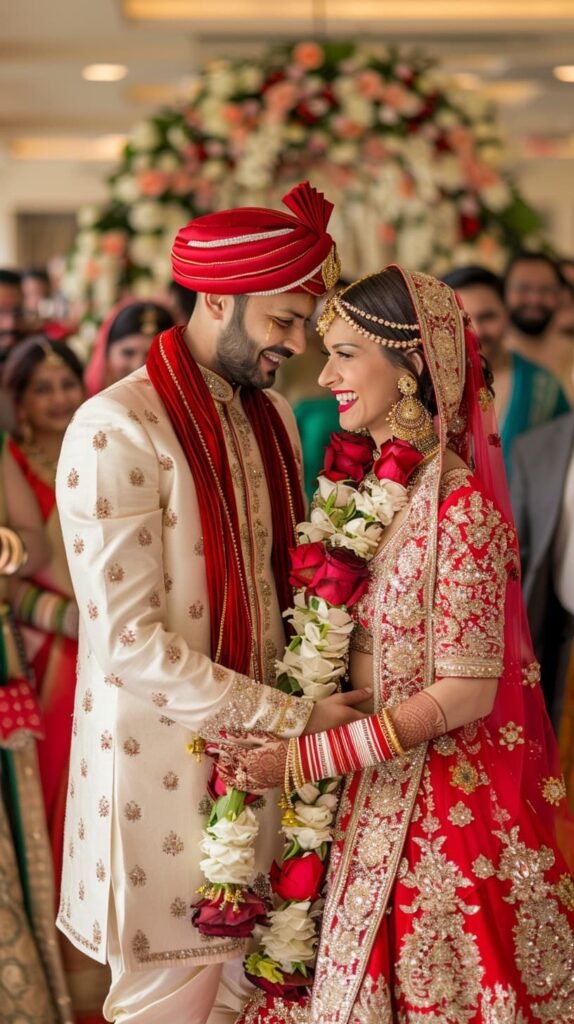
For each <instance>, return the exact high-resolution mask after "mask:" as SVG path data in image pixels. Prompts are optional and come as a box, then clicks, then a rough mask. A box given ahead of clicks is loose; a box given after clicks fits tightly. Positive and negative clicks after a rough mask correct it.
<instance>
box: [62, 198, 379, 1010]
mask: <svg viewBox="0 0 574 1024" xmlns="http://www.w3.org/2000/svg"><path fill="white" fill-rule="evenodd" d="M284 203H285V206H286V207H287V208H288V210H289V212H286V211H283V212H276V211H273V210H265V209H249V208H245V209H236V210H225V211H222V212H221V213H216V214H209V215H207V216H205V217H200V218H198V219H197V220H195V221H192V222H191V223H190V224H188V225H187V227H185V228H183V229H182V230H181V231H180V232H179V234H178V236H177V238H176V240H175V244H174V247H173V253H172V259H173V270H174V277H175V280H176V281H178V282H179V283H180V284H182V285H184V286H185V287H187V288H189V289H192V290H193V291H195V292H197V293H198V297H197V303H196V306H195V309H194V312H193V314H192V317H191V320H190V322H189V324H188V326H187V328H183V327H176V328H172V329H171V330H169V331H166V332H164V333H163V334H161V335H159V336H158V337H157V338H156V339H155V341H154V343H153V345H152V348H151V350H150V355H149V358H148V362H147V366H146V367H144V368H142V369H140V370H138V371H136V372H135V373H133V374H131V376H129V377H127V378H125V379H124V380H122V381H120V382H118V383H117V384H114V385H113V386H112V387H111V388H109V389H108V390H107V391H105V392H104V393H103V394H101V395H98V396H96V397H95V398H93V399H91V400H90V401H89V402H87V403H86V404H85V405H84V406H82V408H81V409H80V411H79V412H78V414H77V415H76V418H75V421H74V423H73V424H72V425H71V427H70V429H69V430H68V433H67V435H66V439H65V442H64V446H63V449H62V455H61V459H60V464H59V467H58V482H57V491H58V504H59V509H60V515H61V521H62V530H63V535H64V540H65V543H66V549H67V553H68V560H69V564H70V570H71V574H72V579H73V582H74V587H75V591H76V596H77V600H78V604H79V608H80V617H81V626H80V650H79V661H78V681H77V693H76V705H75V713H74V727H73V734H74V738H73V745H72V753H71V768H70V785H69V795H68V806H67V815H66V839H65V848H64V874H63V882H62V900H61V906H60V912H59V918H58V923H59V926H60V928H61V929H62V930H63V931H64V932H65V933H66V935H67V936H68V937H69V938H70V939H71V941H72V942H74V943H75V944H76V945H77V946H78V948H80V949H81V950H82V951H83V952H86V953H88V954H90V955H91V956H92V957H94V958H95V959H97V960H99V961H102V962H104V961H105V960H106V959H108V960H109V962H110V965H111V969H112V987H111V990H110V993H109V996H108V999H107V1000H106V1003H105V1007H104V1014H105V1016H106V1019H107V1020H110V1021H112V1020H116V1021H117V1022H118V1024H148V1022H149V1024H205V1022H206V1021H207V1020H208V1018H209V1020H210V1024H223V1022H227V1021H228V1022H231V1021H232V1020H234V1019H235V1016H236V1015H237V1013H238V1012H239V1011H240V1009H241V1006H242V1002H243V1000H244V998H245V996H246V993H245V991H244V988H243V986H244V985H245V982H244V981H243V975H242V972H241V956H242V952H243V943H242V940H240V939H233V938H231V939H230V938H209V937H205V936H202V935H200V934H199V933H198V932H197V931H196V930H194V928H193V927H192V926H191V923H190V904H191V903H192V902H193V901H194V900H195V899H196V898H197V897H196V890H197V888H198V886H199V885H200V884H201V883H202V881H203V878H202V873H201V870H200V867H199V861H200V859H201V854H200V852H199V842H200V840H201V833H202V828H203V827H204V825H205V822H206V806H207V805H206V786H207V780H208V777H209V772H210V761H209V758H207V757H205V755H203V756H202V754H201V746H202V743H201V741H203V740H208V739H215V740H217V739H220V738H221V737H222V736H227V737H229V736H232V737H236V738H237V739H239V740H241V739H242V738H245V737H247V736H248V735H249V734H253V733H257V732H259V733H263V732H264V733H266V734H272V735H275V736H278V737H289V736H296V735H299V734H301V733H302V732H304V731H307V732H310V731H317V730H320V729H326V728H329V727H330V726H334V725H337V724H340V723H342V722H346V721H352V720H355V719H357V718H359V717H362V716H361V715H360V713H359V712H358V711H355V710H354V708H353V707H352V705H353V704H356V703H358V702H359V700H360V699H362V697H363V698H364V695H359V696H357V695H356V694H353V695H347V696H342V695H341V696H338V695H335V696H333V697H331V698H329V699H328V700H326V701H323V702H322V703H321V705H320V706H317V707H313V706H312V705H311V704H310V703H309V702H308V701H307V700H305V699H299V698H294V697H291V696H286V695H285V694H282V693H280V692H279V691H278V690H276V689H274V688H273V684H274V668H273V666H274V660H275V658H276V657H277V656H278V655H280V654H281V652H282V649H283V645H284V643H285V634H284V629H283V620H282V611H283V610H284V609H285V608H286V607H287V606H288V605H289V604H290V602H291V599H292V595H291V592H290V589H289V585H288V569H287V559H288V548H289V547H290V546H292V545H293V543H294V525H295V523H296V521H297V519H298V518H300V517H301V515H302V512H303V504H302V497H301V489H300V468H301V467H300V455H299V445H298V439H297V435H296V429H295V426H294V421H293V417H292V414H291V413H290V410H289V408H288V406H287V404H286V402H285V401H284V400H283V399H282V398H281V397H280V396H279V395H277V394H275V393H274V392H269V393H265V390H264V389H267V388H270V387H271V386H272V385H273V382H274V379H275V374H276V371H277V369H278V367H279V366H280V365H281V363H282V362H283V361H284V360H285V359H289V358H291V356H293V355H297V354H298V353H301V352H302V351H303V349H304V347H305V324H306V321H307V320H308V318H309V317H310V316H311V314H312V313H313V309H314V305H315V299H316V297H318V296H320V295H322V294H323V293H324V292H325V290H326V289H328V288H330V287H332V286H333V285H334V284H335V283H336V280H337V277H338V271H339V264H338V259H337V255H336V250H335V246H334V243H333V240H332V238H331V237H330V235H329V234H328V233H327V230H326V228H327V224H328V221H329V216H330V213H331V209H332V206H331V204H330V203H328V202H327V201H326V200H325V199H324V197H323V196H322V195H321V194H320V193H317V192H316V191H315V189H313V188H311V187H310V186H309V184H308V183H307V182H305V183H304V184H301V185H298V186H297V187H296V188H295V189H293V190H292V191H291V192H290V193H289V194H288V195H287V196H285V199H284ZM200 737H201V741H200V740H199V738H200ZM190 746H191V747H192V748H193V750H194V751H196V752H198V756H197V758H196V757H194V756H190V753H189V752H188V748H189V747H190ZM275 804H276V800H275V799H274V798H273V796H272V795H271V796H268V798H267V804H266V807H265V808H264V810H263V811H262V812H261V828H260V837H261V839H260V842H259V845H258V849H257V863H258V865H259V870H260V871H262V872H263V871H266V869H267V868H268V867H269V864H270V863H271V861H272V859H273V856H274V854H275V853H276V852H277V851H276V850H275V843H276V841H278V840H277V832H278V826H279V818H278V813H277V810H276V807H275ZM210 1014H211V1016H210Z"/></svg>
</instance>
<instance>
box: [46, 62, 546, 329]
mask: <svg viewBox="0 0 574 1024" xmlns="http://www.w3.org/2000/svg"><path fill="white" fill-rule="evenodd" d="M505 163H506V152H505V146H504V144H503V140H502V136H501V131H500V129H499V127H498V126H497V124H496V120H495V118H494V116H493V111H492V108H491V107H490V105H489V104H488V102H487V101H486V100H485V99H484V98H483V97H482V96H481V95H480V93H479V92H476V91H470V90H465V89H463V88H462V87H461V86H460V84H457V82H456V80H455V79H453V78H452V77H449V76H448V75H447V74H446V73H445V72H443V71H441V69H440V68H439V67H437V65H436V63H435V62H434V61H433V60H432V59H430V58H429V57H428V56H427V55H425V54H421V53H420V52H413V51H410V50H407V49H399V48H395V47H386V46H384V45H375V44H370V45H369V44H364V43H362V44H354V43H340V42H328V43H321V44H319V43H316V42H299V43H295V44H292V45H289V46H280V47H276V48H273V49H271V50H269V51H267V52H264V53H263V54H262V55H261V57H260V58H257V59H255V60H229V61H224V60H219V61H217V62H215V61H214V62H212V63H210V64H208V65H207V67H206V68H205V69H204V70H203V71H202V72H201V74H200V75H199V76H198V78H197V82H196V85H195V88H194V90H193V92H192V93H190V94H189V96H188V97H187V98H186V100H185V101H184V102H182V103H181V104H180V105H179V106H174V107H170V108H166V109H163V110H161V111H159V112H158V113H157V114H156V115H155V116H153V117H150V118H149V119H147V120H145V121H143V122H141V123H140V124H137V125H136V126H135V127H134V129H133V131H132V132H131V134H130V136H129V138H128V142H127V145H126V146H125V148H124V150H123V153H122V155H121V158H120V160H119V162H118V164H117V166H116V168H115V169H114V171H113V173H112V174H111V176H110V178H109V191H110V197H109V200H108V202H106V203H105V204H104V205H103V206H101V207H86V208H84V209H83V210H82V211H81V213H80V216H79V232H78V235H77V238H76V245H75V249H74V253H73V254H72V257H71V260H70V264H69V271H68V274H67V279H66V283H65V290H66V293H67V294H68V295H69V296H70V298H73V299H76V300H82V299H84V300H88V301H89V302H90V303H91V306H92V312H93V314H94V315H95V317H96V318H97V319H102V317H103V315H105V314H106V313H107V311H108V310H109V308H110V306H111V305H112V304H113V302H114V300H115V299H117V298H118V297H119V294H120V293H121V292H122V291H123V292H124V293H125V292H126V291H127V290H129V291H131V292H132V293H135V294H137V295H140V296H141V297H144V298H147V297H150V296H151V295H153V294H154V293H155V292H157V291H158V290H159V289H161V288H164V287H165V286H166V285H167V284H168V283H169V281H170V280H171V270H170V261H169V251H170V248H171V244H172V241H173V238H174V236H175V233H176V231H177V230H178V229H179V228H180V227H181V225H182V224H184V223H186V221H188V220H190V219H191V218H193V217H197V216H198V215H200V214H202V213H205V212H208V211H209V210H213V209H218V208H221V207H223V206H226V205H237V206H245V205H269V204H270V203H273V202H278V201H279V199H280V197H281V195H282V194H283V193H284V192H285V191H287V189H288V188H289V187H291V186H292V185H293V184H294V183H295V182H296V181H299V180H302V179H304V178H311V179H312V181H313V183H314V184H315V185H317V186H318V187H320V188H321V189H323V190H324V191H325V193H326V194H327V195H328V196H329V198H330V199H331V200H332V201H333V202H334V203H335V215H334V219H333V222H332V226H333V231H334V234H335V235H336V236H337V238H338V240H339V243H340V249H341V253H342V259H343V265H344V270H345V274H346V276H349V277H353V278H354V277H359V276H361V275H362V274H364V273H367V272H368V271H370V270H372V269H373V267H378V266H383V265H384V264H385V263H389V262H393V261H396V262H399V263H404V264H405V265H407V266H416V267H417V268H418V269H420V270H427V271H430V272H431V273H435V274H439V275H440V274H441V273H443V272H444V271H445V270H446V269H448V267H450V266H452V265H456V264H460V263H469V262H480V263H486V264H487V265H490V266H492V267H493V269H500V267H501V265H502V264H503V263H504V261H505V259H506V253H507V252H508V250H513V249H517V248H524V246H525V242H526V240H527V239H528V241H529V242H530V243H531V244H532V245H535V244H536V242H537V235H539V233H540V231H541V228H542V222H541V219H540V218H539V217H538V215H537V214H536V213H535V212H534V211H533V210H532V209H531V208H530V207H529V206H528V205H527V204H526V203H525V202H524V200H523V199H522V197H521V196H520V194H519V192H518V190H517V188H516V186H515V184H514V182H513V180H512V178H511V176H509V174H508V172H507V171H506V170H505V169H504V165H505ZM335 221H337V223H335ZM538 241H539V238H538Z"/></svg>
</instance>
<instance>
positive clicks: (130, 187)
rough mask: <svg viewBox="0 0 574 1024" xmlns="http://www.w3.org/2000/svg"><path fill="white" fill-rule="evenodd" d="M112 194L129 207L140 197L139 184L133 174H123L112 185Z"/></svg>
mask: <svg viewBox="0 0 574 1024" xmlns="http://www.w3.org/2000/svg"><path fill="white" fill-rule="evenodd" d="M112 194H113V195H114V197H115V198H116V199H119V200H120V202H121V203H126V204H127V205H128V206H129V205H130V204H131V203H135V201H136V199H137V198H138V196H139V194H140V193H139V188H138V183H137V181H136V179H135V178H134V177H132V175H131V174H122V175H121V176H120V177H119V178H118V179H117V180H116V181H115V182H114V183H113V185H112Z"/></svg>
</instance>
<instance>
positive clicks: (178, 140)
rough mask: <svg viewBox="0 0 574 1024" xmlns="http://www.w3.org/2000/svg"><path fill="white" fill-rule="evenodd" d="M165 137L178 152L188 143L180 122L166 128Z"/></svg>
mask: <svg viewBox="0 0 574 1024" xmlns="http://www.w3.org/2000/svg"><path fill="white" fill-rule="evenodd" d="M167 138H168V142H169V144H170V146H173V148H174V149H176V150H177V151H178V153H179V152H181V150H182V149H185V147H186V146H187V145H189V135H188V133H187V132H186V130H185V128H184V127H183V125H181V124H174V125H172V127H171V128H169V129H168V132H167Z"/></svg>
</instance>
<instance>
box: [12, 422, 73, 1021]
mask: <svg viewBox="0 0 574 1024" xmlns="http://www.w3.org/2000/svg"><path fill="white" fill-rule="evenodd" d="M49 551H50V549H49V546H48V543H47V539H46V536H45V533H44V527H43V523H42V517H41V515H40V512H39V509H38V506H37V503H36V499H35V497H34V493H33V491H32V490H31V488H30V486H29V484H28V483H27V482H26V481H25V480H24V478H23V477H22V475H21V473H20V471H19V469H18V466H17V464H16V463H15V462H14V460H13V458H12V456H11V455H10V453H9V452H8V451H7V446H6V436H5V435H0V703H1V705H2V715H1V717H0V783H1V785H0V919H1V920H2V923H3V928H2V929H0V931H1V932H2V935H3V939H2V941H0V977H2V978H3V979H6V982H5V984H3V985H2V1010H1V1011H0V1018H1V1019H2V1020H3V1021H9V1020H10V1021H16V1020H18V1021H22V1022H24V1021H32V1020H33V1021H35V1022H37V1024H40V1022H41V1024H70V1021H71V1008H70V1000H69V996H68V992H67V988H66V983H65V978H64V972H63V968H62V962H61V958H60V955H59V950H58V943H57V941H56V936H57V932H56V928H55V924H54V922H53V916H54V915H53V913H52V907H53V905H54V902H55V890H54V877H53V872H52V870H51V865H50V859H51V858H50V840H49V836H48V830H47V827H46V816H45V813H44V804H43V800H42V789H41V784H40V773H39V768H38V754H37V740H38V738H40V737H41V736H42V720H41V715H40V712H39V708H38V704H37V700H36V695H35V692H34V688H33V686H32V681H31V679H30V675H29V670H28V667H27V665H26V664H25V663H24V660H23V657H22V643H21V639H20V637H19V635H18V633H17V630H16V627H15V624H14V619H13V616H12V612H11V608H10V604H9V602H8V596H9V595H8V585H9V582H10V581H11V580H13V579H14V577H15V576H16V575H19V574H21V573H22V572H35V571H37V570H38V569H39V568H40V567H41V566H42V565H43V564H44V563H45V562H46V561H47V559H48V557H49ZM8 936H9V938H8ZM7 939H8V940H7ZM21 979H25V984H20V983H19V981H20V980H21ZM14 982H16V984H14Z"/></svg>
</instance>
